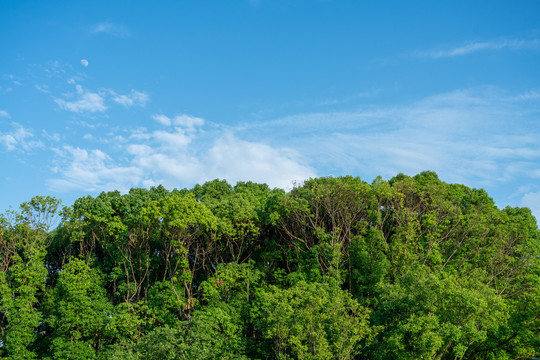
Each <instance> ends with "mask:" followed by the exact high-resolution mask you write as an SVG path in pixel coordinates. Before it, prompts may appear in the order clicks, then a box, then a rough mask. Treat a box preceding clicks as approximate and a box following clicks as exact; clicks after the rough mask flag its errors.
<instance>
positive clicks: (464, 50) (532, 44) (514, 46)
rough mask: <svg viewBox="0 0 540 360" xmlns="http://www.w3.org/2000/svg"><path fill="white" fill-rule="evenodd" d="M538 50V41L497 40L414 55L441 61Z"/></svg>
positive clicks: (539, 41)
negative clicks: (473, 54)
mask: <svg viewBox="0 0 540 360" xmlns="http://www.w3.org/2000/svg"><path fill="white" fill-rule="evenodd" d="M538 49H540V39H499V40H491V41H478V42H471V43H468V44H464V45H460V46H457V47H453V48H449V49H438V50H428V51H417V52H415V53H414V55H415V56H418V57H426V58H431V59H441V58H450V57H458V56H464V55H469V54H472V53H475V52H479V51H498V50H538Z"/></svg>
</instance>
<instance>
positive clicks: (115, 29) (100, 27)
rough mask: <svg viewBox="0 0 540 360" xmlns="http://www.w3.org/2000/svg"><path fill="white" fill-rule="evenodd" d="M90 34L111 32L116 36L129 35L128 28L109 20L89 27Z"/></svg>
mask: <svg viewBox="0 0 540 360" xmlns="http://www.w3.org/2000/svg"><path fill="white" fill-rule="evenodd" d="M90 33H91V34H100V33H103V34H111V35H115V36H118V37H127V36H129V35H130V32H129V30H128V29H127V28H126V27H125V26H123V25H117V24H113V23H109V22H101V23H98V24H95V25H94V26H92V27H91V29H90Z"/></svg>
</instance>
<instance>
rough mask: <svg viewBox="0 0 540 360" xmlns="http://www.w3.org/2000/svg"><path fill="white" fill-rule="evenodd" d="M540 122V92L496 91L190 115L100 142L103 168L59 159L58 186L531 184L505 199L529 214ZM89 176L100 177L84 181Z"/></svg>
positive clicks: (538, 167) (538, 170)
mask: <svg viewBox="0 0 540 360" xmlns="http://www.w3.org/2000/svg"><path fill="white" fill-rule="evenodd" d="M538 113H540V97H538V96H536V92H535V90H530V91H525V92H522V93H518V94H509V93H507V92H504V91H503V90H501V89H497V88H493V87H488V88H476V89H463V90H456V91H452V92H448V93H443V94H438V95H434V96H429V97H426V98H424V99H421V100H419V101H416V102H413V103H410V104H408V105H403V106H399V107H376V106H371V107H368V108H365V109H362V110H358V111H351V112H319V113H307V114H297V115H292V116H287V117H284V118H279V119H274V120H270V121H267V122H251V123H245V124H239V125H237V126H229V127H224V126H220V125H217V124H215V123H208V122H206V121H205V120H204V119H202V118H198V117H194V116H190V115H186V114H181V115H176V116H167V115H165V114H156V115H154V116H153V119H154V120H155V122H153V123H151V124H149V126H150V127H153V128H154V129H153V130H148V129H142V128H137V129H135V128H134V129H128V130H127V132H124V133H121V134H120V133H117V134H116V135H117V136H118V135H121V136H122V137H121V139H120V138H119V139H120V140H118V141H114V145H107V144H106V143H103V142H99V139H97V140H96V144H101V145H100V148H101V150H100V151H101V153H103V154H106V157H103V156H102V157H101V158H100V157H98V158H99V159H102V160H100V161H97V160H95V161H90V160H86V158H85V159H82V160H81V158H77V157H75V156H74V155H70V156H71V157H70V156H64V157H60V158H59V159H58V169H59V171H58V173H57V174H56V176H55V177H54V179H51V184H56V185H55V186H57V187H58V188H60V189H61V188H62V187H65V188H66V189H68V188H77V189H81V190H85V191H86V190H89V189H97V188H99V187H100V186H102V185H103V186H104V185H105V184H108V186H110V188H109V189H114V188H121V187H122V188H126V187H127V188H128V187H130V186H149V185H152V184H164V185H165V186H168V187H184V186H191V185H193V184H195V183H201V182H204V181H206V180H211V179H214V178H225V179H228V180H229V181H231V182H234V181H238V180H253V181H259V182H266V183H268V184H270V185H271V186H279V187H287V186H290V184H291V182H292V181H293V180H298V181H301V180H304V179H306V178H308V177H312V176H316V175H317V176H328V175H334V176H339V175H345V174H353V175H359V176H361V177H362V178H364V179H366V180H367V181H370V180H371V179H373V178H375V177H376V176H378V175H382V176H383V177H385V178H389V177H392V176H395V175H396V174H398V173H400V172H402V173H406V174H410V175H413V174H416V173H418V172H420V171H423V170H434V171H436V172H437V173H438V174H439V176H440V177H441V179H444V180H445V181H448V182H457V183H463V184H466V185H468V186H473V187H483V188H486V190H488V192H489V193H490V194H491V195H492V196H494V197H497V196H499V195H498V191H499V190H500V189H501V188H503V187H504V188H506V189H507V188H509V187H510V188H511V187H513V186H515V187H516V189H517V188H518V187H519V186H518V185H517V184H520V185H521V183H522V182H523V183H525V184H530V185H531V186H529V187H528V188H527V189H526V190H521V192H515V193H514V194H513V195H511V196H508V195H504V196H505V197H504V198H502V197H499V198H498V202H499V203H501V204H503V205H506V204H513V205H519V204H520V203H521V202H523V203H527V204H529V203H531V201H532V200H530V199H532V198H533V195H531V194H536V193H537V192H540V186H539V185H535V184H538V177H539V176H540V143H538V140H537V139H538V138H540V124H537V122H536V117H537V114H538ZM117 131H120V130H117ZM114 136H115V134H114V133H113V134H111V135H108V137H109V138H111V137H114ZM89 139H90V138H89ZM106 146H109V147H106ZM80 150H84V151H86V152H87V153H88V154H93V152H94V151H97V149H80ZM96 154H100V153H96ZM94 157H97V155H94ZM88 158H91V156H90V155H88ZM83 160H84V161H83ZM85 164H86V165H85ZM85 168H90V169H93V170H91V171H92V172H93V173H95V174H98V175H97V177H91V178H89V179H93V180H92V181H90V180H85V182H81V181H76V178H77V176H79V175H81V174H83V172H82V169H85ZM65 169H71V170H69V171H67V170H65ZM74 169H78V171H75V170H74ZM128 173H129V174H130V175H129V176H130V178H129V179H125V178H118V180H115V179H116V178H115V177H114V176H116V175H115V174H128ZM75 174H78V175H77V176H75ZM66 182H69V183H70V184H71V185H69V186H67V185H66ZM58 184H62V185H58ZM115 184H116V185H117V186H116V185H115ZM51 186H52V185H51ZM500 193H505V194H506V192H504V191H501V192H500ZM527 194H529V195H527ZM534 211H536V212H535V214H536V215H537V216H539V215H540V214H539V213H538V211H537V210H534Z"/></svg>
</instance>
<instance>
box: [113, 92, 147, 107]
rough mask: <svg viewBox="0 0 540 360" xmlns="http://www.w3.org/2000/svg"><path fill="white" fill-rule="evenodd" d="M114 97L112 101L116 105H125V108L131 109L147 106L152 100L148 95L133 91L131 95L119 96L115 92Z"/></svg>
mask: <svg viewBox="0 0 540 360" xmlns="http://www.w3.org/2000/svg"><path fill="white" fill-rule="evenodd" d="M112 95H113V98H112V99H113V101H114V102H115V103H117V104H120V105H123V106H125V107H131V106H136V105H138V106H145V105H146V103H147V102H148V100H149V99H150V97H149V96H148V94H146V93H144V92H140V91H137V90H133V89H132V90H131V93H130V94H127V95H119V94H116V93H114V92H113V94H112Z"/></svg>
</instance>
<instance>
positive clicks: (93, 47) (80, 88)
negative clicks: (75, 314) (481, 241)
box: [0, 0, 540, 218]
mask: <svg viewBox="0 0 540 360" xmlns="http://www.w3.org/2000/svg"><path fill="white" fill-rule="evenodd" d="M0 54H1V56H0V161H1V165H2V171H1V173H0V185H1V188H2V193H1V197H0V211H4V210H6V209H8V207H9V206H13V207H17V206H18V204H20V203H21V202H23V201H26V200H28V199H30V198H31V197H32V196H34V195H53V196H56V197H59V198H61V199H63V200H64V203H65V204H68V205H69V204H71V203H73V201H74V200H75V199H76V198H78V197H80V196H83V195H86V194H92V195H96V194H98V193H99V192H100V191H102V190H107V191H108V190H116V189H118V190H120V191H123V192H125V191H128V190H129V189H130V188H131V187H149V186H153V185H156V184H164V185H165V186H166V187H167V188H170V189H172V188H175V187H176V188H182V187H191V186H193V185H194V184H196V183H203V182H204V181H207V180H211V179H215V178H225V179H227V180H229V181H230V182H231V183H233V184H234V183H235V182H236V181H239V180H243V181H247V180H253V181H257V182H266V183H268V184H269V185H270V186H272V187H278V186H279V187H284V188H290V187H291V184H292V182H293V181H297V182H298V181H302V180H303V179H306V178H309V177H314V176H340V175H347V174H350V175H355V176H360V177H361V178H362V179H364V180H366V181H368V182H371V181H372V180H373V179H374V178H375V177H376V176H377V175H381V176H382V177H383V178H385V179H389V178H391V177H392V176H395V175H396V174H398V173H400V172H402V173H405V174H409V175H414V174H416V173H418V172H420V171H423V170H433V171H436V172H437V173H438V174H439V177H440V178H441V179H442V180H444V181H446V182H457V183H462V184H465V185H467V186H470V187H479V188H484V189H486V190H487V191H488V193H489V194H490V195H491V196H492V197H493V198H494V199H495V201H496V203H497V204H498V205H499V206H500V207H504V206H506V205H511V206H528V207H530V208H531V209H532V210H533V212H534V214H535V215H536V217H537V218H539V217H540V181H539V180H540V2H538V1H512V2H511V1H444V2H443V1H422V2H420V1H369V2H368V1H346V0H343V1H338V0H336V1H315V0H310V1H301V0H296V1H279V0H275V1H265V0H259V1H247V0H246V1H242V0H239V1H233V0H231V1H144V2H143V1H101V0H95V1H91V2H88V1H84V2H83V1H23V0H19V1H9V0H6V1H2V2H1V3H0Z"/></svg>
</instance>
